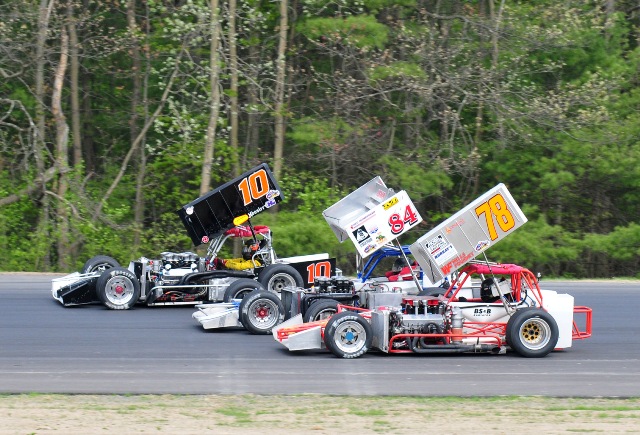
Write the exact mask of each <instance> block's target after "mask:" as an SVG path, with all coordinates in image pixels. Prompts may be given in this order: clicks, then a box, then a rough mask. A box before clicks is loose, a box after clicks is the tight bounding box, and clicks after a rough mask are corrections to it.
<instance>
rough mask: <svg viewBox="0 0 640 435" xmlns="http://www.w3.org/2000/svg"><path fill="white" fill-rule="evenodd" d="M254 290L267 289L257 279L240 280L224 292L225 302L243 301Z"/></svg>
mask: <svg viewBox="0 0 640 435" xmlns="http://www.w3.org/2000/svg"><path fill="white" fill-rule="evenodd" d="M254 290H262V291H264V290H265V288H264V286H263V285H262V284H260V283H259V282H258V281H256V280H255V279H250V278H239V279H237V280H235V281H233V282H232V283H231V284H229V287H227V289H226V290H225V292H224V302H231V300H232V299H242V298H244V297H245V296H246V295H248V294H249V293H251V292H252V291H254Z"/></svg>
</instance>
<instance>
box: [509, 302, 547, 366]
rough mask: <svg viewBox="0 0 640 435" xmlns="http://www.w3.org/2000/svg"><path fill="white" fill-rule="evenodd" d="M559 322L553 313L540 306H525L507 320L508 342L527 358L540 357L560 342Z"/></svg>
mask: <svg viewBox="0 0 640 435" xmlns="http://www.w3.org/2000/svg"><path fill="white" fill-rule="evenodd" d="M558 336H559V331H558V324H557V323H556V321H555V319H554V318H553V316H551V314H549V313H547V312H546V311H544V310H541V309H539V308H524V309H520V310H518V311H516V312H515V314H514V315H513V316H511V318H510V319H509V321H508V322H507V336H506V339H507V344H508V345H509V346H510V347H511V349H513V350H514V351H515V352H517V353H518V354H520V355H521V356H524V357H527V358H540V357H543V356H546V355H548V354H549V352H551V351H552V350H553V349H554V348H555V347H556V344H557V343H558Z"/></svg>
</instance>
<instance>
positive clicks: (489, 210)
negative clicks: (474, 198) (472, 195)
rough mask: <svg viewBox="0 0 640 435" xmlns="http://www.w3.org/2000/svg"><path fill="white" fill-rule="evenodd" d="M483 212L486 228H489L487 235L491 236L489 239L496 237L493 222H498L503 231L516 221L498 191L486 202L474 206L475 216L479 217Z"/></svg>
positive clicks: (510, 227) (496, 233)
mask: <svg viewBox="0 0 640 435" xmlns="http://www.w3.org/2000/svg"><path fill="white" fill-rule="evenodd" d="M483 214H484V217H485V220H486V221H487V229H488V230H489V237H491V240H495V239H497V238H498V232H497V231H496V225H495V222H497V223H498V226H499V227H500V229H501V230H502V231H503V232H505V233H506V232H507V231H509V230H510V229H512V228H513V227H514V226H515V225H516V221H515V219H514V218H513V215H512V214H511V212H510V211H509V209H508V208H507V203H506V201H505V200H504V197H503V196H502V195H501V194H499V193H498V194H497V195H495V196H493V197H491V198H490V199H489V200H488V201H487V202H483V203H482V204H480V205H479V206H478V207H476V216H477V217H480V216H482V215H483ZM494 217H495V221H494Z"/></svg>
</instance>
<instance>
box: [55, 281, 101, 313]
mask: <svg viewBox="0 0 640 435" xmlns="http://www.w3.org/2000/svg"><path fill="white" fill-rule="evenodd" d="M97 281H98V277H93V278H84V279H81V280H80V281H77V282H74V283H73V284H69V285H66V286H64V287H62V288H60V289H58V290H57V293H58V296H59V297H60V298H62V304H63V305H64V306H65V307H68V306H70V305H85V304H93V303H96V302H100V300H99V299H98V295H97V294H96V282H97Z"/></svg>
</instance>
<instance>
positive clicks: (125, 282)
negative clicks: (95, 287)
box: [104, 276, 134, 305]
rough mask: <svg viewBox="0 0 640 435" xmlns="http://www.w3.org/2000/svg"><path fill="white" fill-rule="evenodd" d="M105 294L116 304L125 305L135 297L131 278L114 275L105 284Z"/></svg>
mask: <svg viewBox="0 0 640 435" xmlns="http://www.w3.org/2000/svg"><path fill="white" fill-rule="evenodd" d="M104 292H105V296H106V297H107V299H108V300H109V302H111V303H112V304H114V305H125V304H127V303H129V302H130V301H131V298H132V297H133V292H134V287H133V283H132V282H131V280H130V279H129V278H125V277H123V276H114V277H113V278H111V279H109V281H107V284H106V285H105V289H104Z"/></svg>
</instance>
